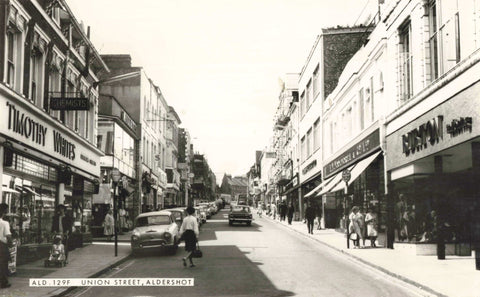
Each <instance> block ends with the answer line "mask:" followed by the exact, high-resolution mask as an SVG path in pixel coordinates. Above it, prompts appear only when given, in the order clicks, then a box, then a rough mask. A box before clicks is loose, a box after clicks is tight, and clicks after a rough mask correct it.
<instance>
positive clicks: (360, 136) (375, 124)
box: [322, 119, 383, 178]
mask: <svg viewBox="0 0 480 297" xmlns="http://www.w3.org/2000/svg"><path fill="white" fill-rule="evenodd" d="M380 122H381V119H378V120H376V121H375V122H373V123H371V124H370V126H369V127H367V128H365V129H364V130H363V131H361V132H360V133H358V134H357V135H356V136H355V138H353V139H352V140H350V141H349V142H348V143H347V144H345V145H344V146H342V147H341V148H340V149H338V150H337V151H336V152H335V153H333V154H332V155H330V156H329V157H328V158H325V159H324V160H323V164H329V163H330V162H332V161H333V160H335V159H336V158H338V157H339V156H340V155H342V154H343V153H345V152H346V151H347V150H349V149H350V148H352V147H353V146H354V145H355V144H357V143H358V142H359V141H361V140H362V139H364V138H365V137H367V136H368V135H370V134H371V133H373V132H374V131H375V130H377V129H380V146H381V145H382V143H383V138H382V135H383V134H382V129H383V128H381V127H380V126H381V125H380ZM372 151H374V150H372ZM354 163H355V162H352V164H354ZM352 164H348V165H345V166H343V167H342V168H339V169H337V170H336V171H335V172H334V173H331V174H330V175H329V176H325V178H330V177H332V176H335V174H336V173H337V172H340V171H342V170H343V169H345V168H348V167H350V166H351V165H352ZM322 166H323V165H322Z"/></svg>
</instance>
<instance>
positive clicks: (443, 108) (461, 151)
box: [382, 1, 480, 258]
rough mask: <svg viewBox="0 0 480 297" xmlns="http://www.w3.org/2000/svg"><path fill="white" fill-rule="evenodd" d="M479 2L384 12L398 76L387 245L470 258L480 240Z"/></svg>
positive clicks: (392, 82) (389, 138) (389, 125)
mask: <svg viewBox="0 0 480 297" xmlns="http://www.w3.org/2000/svg"><path fill="white" fill-rule="evenodd" d="M478 4H479V3H478V1H458V2H457V1H400V2H397V1H386V2H385V4H384V5H383V7H382V22H384V23H385V25H386V36H387V47H388V58H389V59H388V65H387V67H386V68H387V69H391V70H393V69H394V70H395V71H389V73H388V74H389V75H388V77H386V84H385V88H387V87H388V88H391V89H392V90H394V92H393V94H394V95H395V96H389V97H388V104H389V105H393V106H396V109H395V110H394V111H392V112H391V113H390V114H389V115H388V116H387V117H386V133H385V134H386V147H387V160H386V172H387V183H388V194H389V197H390V200H389V201H390V203H391V209H392V213H391V216H392V221H391V232H390V233H389V239H390V241H389V246H395V248H400V247H405V246H408V248H410V249H412V248H415V250H416V252H417V254H418V253H420V252H421V251H422V252H423V253H430V254H435V253H437V255H438V257H439V258H443V257H444V256H445V254H457V255H462V254H467V255H470V251H471V247H470V243H472V242H473V241H478V239H479V238H480V237H479V234H478V232H477V231H476V230H475V228H473V226H475V224H474V223H475V216H476V212H477V211H478V206H479V201H480V200H479V198H480V189H479V186H478V177H479V172H480V165H479V164H480V162H479V159H480V151H479V136H480V129H479V127H478V126H477V125H476V124H475V123H477V122H478V121H479V120H480V119H479V116H480V114H479V110H480V108H479V104H480V100H479V98H478V91H479V88H480V85H479V75H478V74H479V73H480V72H479V70H480V64H479V57H480V54H479V46H480V45H479V42H478V38H477V36H478V34H479V31H480V26H479V16H478V13H477V11H478V9H477V8H478ZM390 67H393V68H390ZM387 82H388V83H387ZM394 243H395V244H394ZM428 243H431V245H428ZM435 245H437V246H435ZM425 246H430V248H424V249H420V248H419V247H425Z"/></svg>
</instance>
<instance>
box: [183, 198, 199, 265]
mask: <svg viewBox="0 0 480 297" xmlns="http://www.w3.org/2000/svg"><path fill="white" fill-rule="evenodd" d="M187 213H188V216H187V217H186V218H185V219H183V222H182V226H181V227H180V238H183V239H184V240H185V250H186V251H187V255H186V256H185V257H183V258H182V261H183V266H184V267H186V266H187V259H188V260H189V261H190V267H195V265H194V264H193V261H192V258H193V251H194V250H195V249H196V248H197V241H198V235H199V234H200V232H199V230H198V222H197V218H195V217H194V216H193V214H194V213H195V208H193V207H191V206H189V207H187Z"/></svg>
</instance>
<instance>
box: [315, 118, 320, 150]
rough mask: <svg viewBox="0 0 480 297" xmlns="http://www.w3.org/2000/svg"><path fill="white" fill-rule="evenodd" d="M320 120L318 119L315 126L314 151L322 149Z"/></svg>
mask: <svg viewBox="0 0 480 297" xmlns="http://www.w3.org/2000/svg"><path fill="white" fill-rule="evenodd" d="M320 134H321V130H320V118H318V119H317V120H316V121H315V123H314V124H313V149H314V150H317V149H319V148H320Z"/></svg>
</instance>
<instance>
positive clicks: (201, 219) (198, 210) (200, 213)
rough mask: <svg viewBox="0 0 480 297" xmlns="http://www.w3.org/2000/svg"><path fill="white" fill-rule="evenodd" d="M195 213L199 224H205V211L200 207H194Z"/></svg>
mask: <svg viewBox="0 0 480 297" xmlns="http://www.w3.org/2000/svg"><path fill="white" fill-rule="evenodd" d="M195 215H196V216H197V219H199V223H200V224H205V223H206V222H207V213H206V212H205V210H204V209H203V208H202V207H200V206H196V207H195Z"/></svg>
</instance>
